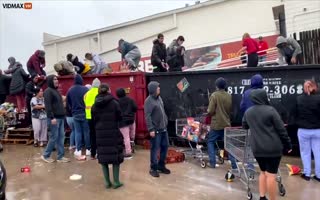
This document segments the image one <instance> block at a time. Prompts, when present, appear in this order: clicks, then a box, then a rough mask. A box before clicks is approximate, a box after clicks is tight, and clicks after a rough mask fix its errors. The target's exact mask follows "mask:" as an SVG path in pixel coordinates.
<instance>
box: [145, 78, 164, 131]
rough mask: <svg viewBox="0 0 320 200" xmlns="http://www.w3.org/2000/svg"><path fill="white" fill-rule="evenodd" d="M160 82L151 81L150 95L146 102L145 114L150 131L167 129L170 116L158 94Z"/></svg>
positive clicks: (149, 86) (149, 85)
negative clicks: (168, 116)
mask: <svg viewBox="0 0 320 200" xmlns="http://www.w3.org/2000/svg"><path fill="white" fill-rule="evenodd" d="M159 85H160V84H159V83H158V82H155V81H151V82H150V83H149V84H148V91H149V96H148V98H147V99H146V101H145V102H144V114H145V118H146V123H147V128H148V131H149V132H152V131H157V130H160V129H166V128H167V125H168V118H167V115H166V113H165V111H164V106H163V101H162V99H161V97H160V96H157V88H158V87H159Z"/></svg>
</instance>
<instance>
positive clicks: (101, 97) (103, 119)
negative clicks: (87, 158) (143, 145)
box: [91, 84, 124, 189]
mask: <svg viewBox="0 0 320 200" xmlns="http://www.w3.org/2000/svg"><path fill="white" fill-rule="evenodd" d="M91 116H92V121H93V124H94V127H95V130H96V137H97V138H96V139H97V150H98V161H99V163H100V164H101V166H102V171H103V175H104V179H105V184H106V188H111V187H113V188H114V189H116V188H119V187H121V186H122V185H123V184H122V183H121V182H120V180H119V173H120V164H121V163H122V162H123V160H124V153H123V150H124V141H123V136H122V134H121V132H120V129H119V123H120V122H121V120H122V117H121V109H120V105H119V103H118V101H117V100H116V99H115V98H114V97H113V96H112V95H111V90H110V87H109V85H107V84H101V85H100V87H99V94H98V96H97V97H96V99H95V103H94V104H93V106H92V109H91ZM109 164H112V169H113V180H114V183H113V184H112V183H111V180H110V174H109V167H108V165H109Z"/></svg>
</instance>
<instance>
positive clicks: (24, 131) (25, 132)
mask: <svg viewBox="0 0 320 200" xmlns="http://www.w3.org/2000/svg"><path fill="white" fill-rule="evenodd" d="M4 138H5V139H29V140H30V139H32V138H33V130H32V129H30V128H18V129H13V130H7V131H6V134H5V136H4Z"/></svg>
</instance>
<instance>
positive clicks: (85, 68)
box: [67, 53, 91, 75]
mask: <svg viewBox="0 0 320 200" xmlns="http://www.w3.org/2000/svg"><path fill="white" fill-rule="evenodd" d="M67 60H68V61H69V62H71V63H72V64H73V65H74V68H75V71H76V72H77V74H80V75H86V74H91V67H90V66H89V65H88V64H83V63H82V62H80V61H79V58H78V56H75V55H72V54H71V53H69V54H68V55H67Z"/></svg>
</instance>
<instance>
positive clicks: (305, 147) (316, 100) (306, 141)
mask: <svg viewBox="0 0 320 200" xmlns="http://www.w3.org/2000/svg"><path fill="white" fill-rule="evenodd" d="M319 113H320V95H319V94H318V85H317V83H316V82H315V81H314V80H308V81H306V82H305V83H304V94H302V95H301V96H298V97H297V100H296V103H295V106H294V109H293V112H292V115H293V116H294V124H295V125H296V126H297V127H298V139H299V144H300V155H301V159H302V163H303V174H302V176H301V177H302V178H303V179H304V180H306V181H310V178H311V164H312V157H311V152H312V153H313V155H314V161H315V176H314V177H313V178H314V180H316V181H318V182H320V116H319Z"/></svg>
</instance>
